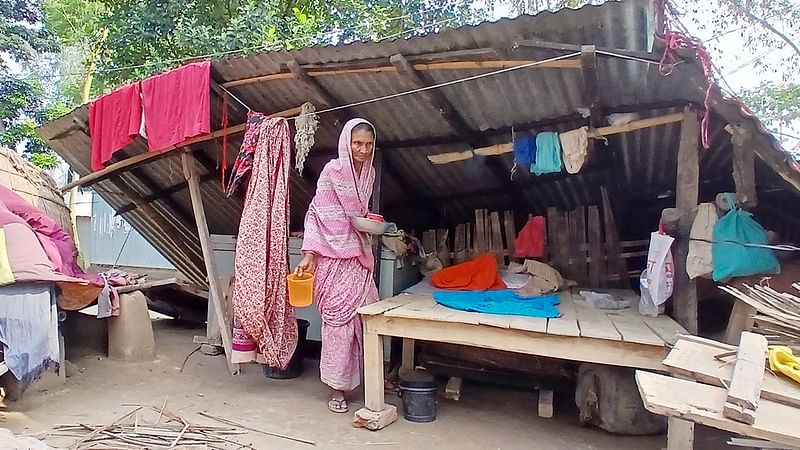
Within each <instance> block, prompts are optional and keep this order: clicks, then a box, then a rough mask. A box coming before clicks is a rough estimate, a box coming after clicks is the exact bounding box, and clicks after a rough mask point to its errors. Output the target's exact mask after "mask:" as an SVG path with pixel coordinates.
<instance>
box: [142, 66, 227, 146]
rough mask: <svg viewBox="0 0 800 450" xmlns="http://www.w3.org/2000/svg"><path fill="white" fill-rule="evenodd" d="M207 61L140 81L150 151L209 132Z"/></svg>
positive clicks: (209, 71) (208, 68) (209, 76)
mask: <svg viewBox="0 0 800 450" xmlns="http://www.w3.org/2000/svg"><path fill="white" fill-rule="evenodd" d="M210 83H211V62H210V61H203V62H198V63H192V64H187V65H185V66H181V67H178V68H177V69H173V70H170V71H169V72H165V73H162V74H160V75H156V76H154V77H150V78H147V79H146V80H143V81H142V101H143V104H144V105H143V107H144V118H145V119H144V122H145V123H144V126H145V131H146V132H147V142H148V146H149V148H150V151H151V152H158V151H161V150H166V149H167V148H169V147H172V146H174V145H177V144H180V143H182V142H184V141H185V140H187V139H190V138H193V137H195V136H200V135H202V134H208V133H210V132H211V110H210V108H209V98H210V92H209V90H210V86H211V84H210Z"/></svg>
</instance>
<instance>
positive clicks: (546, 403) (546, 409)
mask: <svg viewBox="0 0 800 450" xmlns="http://www.w3.org/2000/svg"><path fill="white" fill-rule="evenodd" d="M538 413H539V417H542V418H544V419H550V418H552V417H553V390H552V389H539V408H538Z"/></svg>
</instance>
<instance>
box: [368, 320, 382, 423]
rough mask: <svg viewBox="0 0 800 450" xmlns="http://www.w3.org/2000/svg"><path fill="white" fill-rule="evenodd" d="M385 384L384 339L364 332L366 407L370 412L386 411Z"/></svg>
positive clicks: (372, 333) (373, 333) (375, 334)
mask: <svg viewBox="0 0 800 450" xmlns="http://www.w3.org/2000/svg"><path fill="white" fill-rule="evenodd" d="M364 328H366V325H365V326H364ZM383 384H384V380H383V339H381V336H380V335H379V334H377V333H375V332H374V331H372V332H368V331H366V330H364V406H366V407H367V409H369V410H370V411H375V412H379V411H383V409H384V392H383Z"/></svg>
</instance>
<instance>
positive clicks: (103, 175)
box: [61, 106, 300, 192]
mask: <svg viewBox="0 0 800 450" xmlns="http://www.w3.org/2000/svg"><path fill="white" fill-rule="evenodd" d="M299 113H300V107H299V106H298V107H296V108H290V109H287V110H285V111H280V112H277V113H275V114H270V117H291V116H294V115H297V114H299ZM246 128H247V124H246V123H241V124H238V125H234V126H231V127H228V128H223V129H221V130H216V131H213V132H211V133H208V134H204V135H202V136H197V137H193V138H190V139H187V140H185V141H184V142H182V143H181V144H180V145H174V146H172V147H169V148H167V149H165V150H161V151H159V152H147V153H141V154H139V155H136V156H132V157H130V158H127V159H124V160H122V161H119V162H116V163H114V164H111V165H109V166H107V167H106V168H104V169H102V170H98V171H97V172H93V173H90V174H88V175H86V176H82V177H81V178H80V179H79V180H78V181H76V182H73V183H69V184H67V185H66V186H64V187H63V188H61V192H67V191H69V190H70V189H72V188H74V187H75V186H79V187H87V186H91V185H93V184H95V183H97V182H99V181H103V180H106V179H108V178H110V177H112V176H115V175H117V174H118V173H121V172H125V171H127V170H131V169H132V168H134V167H139V166H141V165H143V164H147V163H151V162H153V161H157V160H159V159H161V158H165V157H168V156H174V155H176V154H177V153H176V150H179V149H181V148H187V149H188V150H189V151H193V149H191V148H189V147H190V146H191V145H194V144H199V143H201V142H206V141H210V140H212V139H217V138H219V137H222V136H224V135H225V134H236V133H241V132H243V131H244V130H245V129H246Z"/></svg>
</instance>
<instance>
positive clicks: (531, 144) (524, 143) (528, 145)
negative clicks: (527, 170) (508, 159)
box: [514, 134, 536, 167]
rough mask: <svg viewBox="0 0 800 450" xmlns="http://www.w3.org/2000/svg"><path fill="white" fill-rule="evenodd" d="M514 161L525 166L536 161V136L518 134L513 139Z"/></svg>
mask: <svg viewBox="0 0 800 450" xmlns="http://www.w3.org/2000/svg"><path fill="white" fill-rule="evenodd" d="M514 161H516V162H517V164H519V165H521V166H525V167H530V166H531V165H532V164H533V163H534V162H536V138H535V137H533V136H531V135H528V134H520V135H518V136H516V138H515V139H514Z"/></svg>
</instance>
